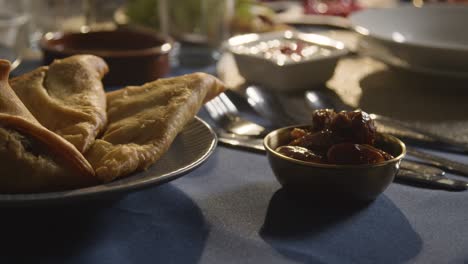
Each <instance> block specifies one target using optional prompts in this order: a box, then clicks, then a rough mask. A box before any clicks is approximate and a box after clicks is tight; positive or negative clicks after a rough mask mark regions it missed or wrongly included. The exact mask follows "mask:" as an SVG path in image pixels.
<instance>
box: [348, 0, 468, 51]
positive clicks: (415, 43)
mask: <svg viewBox="0 0 468 264" xmlns="http://www.w3.org/2000/svg"><path fill="white" fill-rule="evenodd" d="M405 9H414V10H428V9H456V10H461V9H463V10H465V11H466V13H467V14H468V6H460V5H457V6H455V7H454V6H453V5H449V4H443V3H439V4H437V3H433V4H425V5H423V6H422V7H415V6H413V5H411V4H402V5H398V6H396V7H392V8H382V9H377V8H369V9H365V10H362V11H358V12H356V13H354V14H351V15H350V16H349V20H350V21H351V29H352V30H353V31H354V32H356V33H358V34H359V35H363V36H369V37H373V38H375V39H378V40H383V41H387V42H391V43H393V44H398V45H406V46H409V47H412V48H426V49H433V50H447V51H453V52H468V46H462V45H451V44H445V45H438V44H433V45H430V44H428V43H423V42H419V41H404V42H397V41H394V40H393V39H391V38H389V37H388V36H385V35H382V34H377V33H375V32H373V31H371V30H370V29H368V28H366V27H365V26H363V25H362V23H359V22H358V21H357V20H359V19H360V17H362V16H365V15H366V14H368V13H372V12H391V11H395V10H405ZM363 29H364V31H363Z"/></svg>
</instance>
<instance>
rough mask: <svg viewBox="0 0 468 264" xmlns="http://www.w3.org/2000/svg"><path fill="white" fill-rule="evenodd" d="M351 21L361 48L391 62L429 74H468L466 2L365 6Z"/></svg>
mask: <svg viewBox="0 0 468 264" xmlns="http://www.w3.org/2000/svg"><path fill="white" fill-rule="evenodd" d="M350 19H351V22H352V24H353V27H354V29H355V30H356V31H357V32H358V33H360V34H361V36H362V38H361V41H360V45H359V47H360V50H361V51H363V52H364V53H367V54H368V55H370V56H372V57H375V58H377V59H380V60H382V61H384V62H386V63H388V64H391V65H393V66H399V67H402V68H406V69H409V70H414V71H418V72H425V73H429V74H442V75H450V76H457V77H468V63H467V61H468V34H466V30H467V26H468V6H464V5H449V4H437V5H424V6H423V7H421V8H417V7H414V6H409V5H403V6H399V7H395V8H388V9H367V10H364V11H362V12H358V13H355V14H353V15H352V16H351V17H350Z"/></svg>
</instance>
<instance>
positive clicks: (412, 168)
mask: <svg viewBox="0 0 468 264" xmlns="http://www.w3.org/2000/svg"><path fill="white" fill-rule="evenodd" d="M216 133H217V134H218V140H219V142H220V143H222V144H224V145H227V146H230V147H234V148H240V149H245V150H249V151H254V152H259V153H264V152H265V148H264V147H263V139H261V138H252V137H248V136H241V135H236V134H233V133H228V132H225V131H222V130H219V129H218V130H217V132H216ZM444 174H445V172H444V171H443V170H441V169H439V168H436V167H433V166H430V165H425V164H421V163H418V162H413V161H409V160H402V161H401V163H400V170H399V172H398V174H397V176H396V178H395V179H396V180H399V181H405V182H416V183H421V184H425V185H427V186H431V187H436V188H443V189H448V190H454V191H460V190H466V189H467V188H468V182H465V181H461V180H454V179H449V178H447V177H444Z"/></svg>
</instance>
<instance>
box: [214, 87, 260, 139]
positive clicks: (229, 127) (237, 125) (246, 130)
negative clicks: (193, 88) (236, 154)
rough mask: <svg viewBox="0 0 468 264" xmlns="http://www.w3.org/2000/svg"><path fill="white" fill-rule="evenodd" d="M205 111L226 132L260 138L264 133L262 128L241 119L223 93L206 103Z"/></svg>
mask: <svg viewBox="0 0 468 264" xmlns="http://www.w3.org/2000/svg"><path fill="white" fill-rule="evenodd" d="M205 109H206V110H207V111H208V114H209V115H210V116H211V118H212V119H213V120H214V121H216V122H217V123H218V124H219V125H220V126H221V127H222V128H223V129H224V130H226V131H229V132H232V133H235V134H240V135H248V136H261V135H263V134H264V133H265V132H266V131H265V128H264V127H262V126H259V125H257V124H255V123H253V122H250V121H249V120H246V119H244V118H241V117H240V115H239V111H238V110H237V107H236V106H235V105H234V104H233V103H232V101H231V100H230V99H229V97H228V96H227V95H226V94H225V93H221V94H220V95H218V96H217V97H215V98H214V99H213V100H211V101H209V102H207V103H206V104H205Z"/></svg>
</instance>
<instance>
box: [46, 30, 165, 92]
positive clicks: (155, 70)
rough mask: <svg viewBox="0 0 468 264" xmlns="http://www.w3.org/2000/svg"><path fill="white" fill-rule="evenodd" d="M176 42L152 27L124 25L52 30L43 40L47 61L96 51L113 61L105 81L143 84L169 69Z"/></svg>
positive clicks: (109, 83) (107, 59)
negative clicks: (77, 30)
mask: <svg viewBox="0 0 468 264" xmlns="http://www.w3.org/2000/svg"><path fill="white" fill-rule="evenodd" d="M172 46H173V42H172V40H171V39H169V38H163V37H161V36H159V35H157V34H156V33H154V32H151V31H142V30H133V29H132V30H130V29H120V30H115V31H96V32H88V33H64V32H49V33H47V34H45V35H44V37H43V38H42V39H41V41H40V47H41V49H42V51H43V53H44V63H45V64H50V63H51V62H52V61H53V60H54V59H59V58H64V57H68V56H71V55H75V54H93V55H96V56H99V57H102V58H103V59H104V60H105V61H106V62H107V64H108V65H109V69H110V71H109V74H107V76H106V77H105V78H104V84H105V85H109V86H115V85H139V84H143V83H145V82H148V81H152V80H155V79H157V78H159V77H162V76H164V75H166V74H168V72H169V52H170V51H171V49H172Z"/></svg>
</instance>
